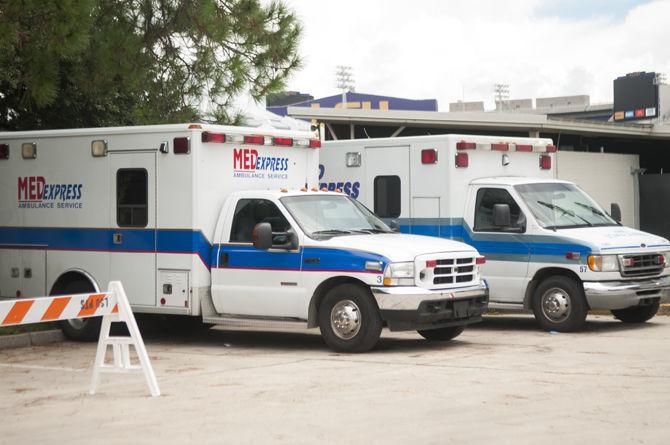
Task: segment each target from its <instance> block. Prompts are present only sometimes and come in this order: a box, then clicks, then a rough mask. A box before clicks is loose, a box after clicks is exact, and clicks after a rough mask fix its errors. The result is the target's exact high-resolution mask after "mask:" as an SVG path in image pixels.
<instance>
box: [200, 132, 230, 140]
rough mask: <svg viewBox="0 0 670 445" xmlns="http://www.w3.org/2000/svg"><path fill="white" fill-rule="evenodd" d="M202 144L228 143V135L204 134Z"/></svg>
mask: <svg viewBox="0 0 670 445" xmlns="http://www.w3.org/2000/svg"><path fill="white" fill-rule="evenodd" d="M202 142H219V143H221V142H226V135H225V134H223V133H210V132H209V131H203V132H202Z"/></svg>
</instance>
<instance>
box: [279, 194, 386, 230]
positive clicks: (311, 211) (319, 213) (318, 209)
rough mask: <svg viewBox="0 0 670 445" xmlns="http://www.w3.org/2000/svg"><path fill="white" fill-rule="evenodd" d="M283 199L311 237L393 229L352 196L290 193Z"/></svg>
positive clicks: (292, 214)
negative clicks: (298, 194)
mask: <svg viewBox="0 0 670 445" xmlns="http://www.w3.org/2000/svg"><path fill="white" fill-rule="evenodd" d="M280 201H281V202H282V204H284V206H286V208H287V209H288V211H289V213H290V214H291V216H293V218H294V219H295V220H296V221H297V222H298V224H299V225H300V228H301V229H302V230H303V231H304V232H305V233H306V234H307V236H309V237H310V238H319V239H320V238H330V237H333V236H338V235H351V234H364V233H389V232H391V229H390V228H389V227H388V226H387V225H386V224H384V222H383V221H382V220H380V219H379V218H377V217H376V216H375V215H374V214H373V213H372V212H370V211H369V210H368V209H366V208H365V207H364V206H363V205H362V204H360V203H359V202H358V201H356V200H354V199H351V198H349V197H348V196H336V195H320V196H319V195H305V196H287V197H285V198H281V199H280Z"/></svg>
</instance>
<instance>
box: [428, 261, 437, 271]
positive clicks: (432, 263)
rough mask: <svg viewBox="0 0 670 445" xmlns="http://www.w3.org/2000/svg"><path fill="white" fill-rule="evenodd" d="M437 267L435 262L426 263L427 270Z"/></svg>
mask: <svg viewBox="0 0 670 445" xmlns="http://www.w3.org/2000/svg"><path fill="white" fill-rule="evenodd" d="M436 266H437V260H428V261H426V268H427V269H432V268H433V267H436Z"/></svg>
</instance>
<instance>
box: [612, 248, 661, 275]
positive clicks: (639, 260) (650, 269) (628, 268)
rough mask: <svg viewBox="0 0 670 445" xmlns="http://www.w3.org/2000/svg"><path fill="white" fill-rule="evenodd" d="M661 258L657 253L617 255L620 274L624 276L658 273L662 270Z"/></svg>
mask: <svg viewBox="0 0 670 445" xmlns="http://www.w3.org/2000/svg"><path fill="white" fill-rule="evenodd" d="M663 259H664V258H663V256H662V255H661V254H659V253H649V254H643V255H619V264H620V265H621V275H622V276H624V277H644V276H653V275H658V274H660V273H661V272H662V271H663V267H664V263H663Z"/></svg>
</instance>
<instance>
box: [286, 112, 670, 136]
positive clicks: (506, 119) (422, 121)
mask: <svg viewBox="0 0 670 445" xmlns="http://www.w3.org/2000/svg"><path fill="white" fill-rule="evenodd" d="M287 111H288V115H289V116H291V117H294V118H298V119H315V120H317V121H319V122H327V123H339V124H355V125H366V124H367V125H386V126H408V127H410V126H412V127H433V128H458V129H473V130H500V131H510V130H516V131H540V132H551V133H560V132H565V133H578V134H584V135H593V136H597V135H602V136H619V137H638V138H653V139H670V125H651V124H632V123H627V124H622V123H611V122H601V121H593V120H579V119H567V118H559V117H555V116H547V115H545V114H532V113H503V112H500V113H487V112H484V113H482V112H455V113H452V112H433V111H405V110H352V109H334V108H305V107H289V108H288V110H287Z"/></svg>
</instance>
